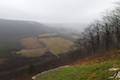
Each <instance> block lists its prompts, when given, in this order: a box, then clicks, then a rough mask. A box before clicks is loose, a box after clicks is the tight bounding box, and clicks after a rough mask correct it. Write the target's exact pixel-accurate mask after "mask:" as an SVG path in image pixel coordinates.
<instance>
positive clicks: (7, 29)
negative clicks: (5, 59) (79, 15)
mask: <svg viewBox="0 0 120 80" xmlns="http://www.w3.org/2000/svg"><path fill="white" fill-rule="evenodd" d="M54 31H55V30H54V29H53V28H50V27H47V26H45V25H44V24H41V23H38V22H33V21H20V20H4V19H0V57H1V56H6V55H8V53H10V52H11V51H13V50H16V49H20V45H19V42H18V41H19V40H20V39H22V38H24V37H31V36H37V35H39V34H42V33H51V32H54Z"/></svg>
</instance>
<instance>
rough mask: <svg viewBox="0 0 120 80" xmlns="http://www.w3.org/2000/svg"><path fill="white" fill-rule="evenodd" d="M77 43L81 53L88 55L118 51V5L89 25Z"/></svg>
mask: <svg viewBox="0 0 120 80" xmlns="http://www.w3.org/2000/svg"><path fill="white" fill-rule="evenodd" d="M77 43H78V44H79V45H78V46H79V49H80V50H81V52H82V53H86V54H90V55H91V54H93V55H94V54H95V53H99V52H103V51H108V50H111V49H120V5H118V6H117V7H116V8H115V9H114V10H112V11H110V12H109V13H107V14H106V15H105V16H103V17H102V18H101V20H96V21H94V22H93V23H92V24H90V25H89V26H88V27H87V28H86V29H85V30H84V32H82V33H81V37H80V39H79V40H78V41H77Z"/></svg>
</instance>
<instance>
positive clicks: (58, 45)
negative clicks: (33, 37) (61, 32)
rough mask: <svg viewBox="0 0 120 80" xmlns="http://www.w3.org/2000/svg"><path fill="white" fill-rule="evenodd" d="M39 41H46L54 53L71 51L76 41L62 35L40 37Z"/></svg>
mask: <svg viewBox="0 0 120 80" xmlns="http://www.w3.org/2000/svg"><path fill="white" fill-rule="evenodd" d="M39 41H41V42H43V43H45V44H46V45H47V48H48V49H49V50H50V51H51V52H52V53H54V54H61V53H65V52H67V51H69V50H70V49H71V47H72V46H73V45H74V43H73V42H72V41H70V40H66V39H64V38H61V37H51V38H40V39H39Z"/></svg>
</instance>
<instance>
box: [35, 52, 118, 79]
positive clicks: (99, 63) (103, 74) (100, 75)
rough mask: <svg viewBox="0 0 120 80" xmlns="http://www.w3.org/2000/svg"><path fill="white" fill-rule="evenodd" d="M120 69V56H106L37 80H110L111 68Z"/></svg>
mask: <svg viewBox="0 0 120 80" xmlns="http://www.w3.org/2000/svg"><path fill="white" fill-rule="evenodd" d="M112 67H120V54H119V53H117V52H114V54H113V53H112V54H109V55H105V56H102V57H97V58H94V59H93V58H87V59H85V60H82V61H80V62H77V63H75V64H74V65H72V66H70V67H65V68H62V69H58V70H53V71H50V72H49V71H48V73H45V74H42V75H40V76H39V77H37V78H36V80H108V77H110V75H112V74H113V73H110V72H109V71H108V69H109V68H112Z"/></svg>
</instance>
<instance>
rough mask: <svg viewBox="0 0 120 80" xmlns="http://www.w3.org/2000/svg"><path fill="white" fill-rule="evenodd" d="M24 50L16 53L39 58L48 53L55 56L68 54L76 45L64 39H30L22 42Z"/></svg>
mask: <svg viewBox="0 0 120 80" xmlns="http://www.w3.org/2000/svg"><path fill="white" fill-rule="evenodd" d="M21 44H22V46H23V49H22V50H20V51H18V52H16V53H17V54H19V55H22V56H26V57H38V56H41V55H42V54H44V53H45V52H47V51H50V52H52V53H53V54H55V55H58V54H61V53H65V52H68V51H69V50H71V47H73V45H74V43H73V42H72V41H70V40H66V39H64V38H62V37H49V36H48V37H45V38H44V37H42V38H39V39H38V38H35V37H28V38H24V39H22V40H21Z"/></svg>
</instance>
